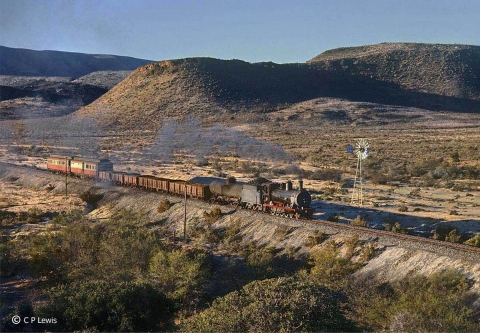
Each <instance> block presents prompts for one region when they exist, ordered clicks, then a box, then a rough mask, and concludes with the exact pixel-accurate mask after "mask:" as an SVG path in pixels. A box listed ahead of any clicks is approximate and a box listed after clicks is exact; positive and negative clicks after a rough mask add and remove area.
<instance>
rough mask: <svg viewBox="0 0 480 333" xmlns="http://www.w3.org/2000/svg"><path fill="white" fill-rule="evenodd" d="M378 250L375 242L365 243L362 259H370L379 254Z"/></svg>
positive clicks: (361, 253)
mask: <svg viewBox="0 0 480 333" xmlns="http://www.w3.org/2000/svg"><path fill="white" fill-rule="evenodd" d="M377 251H378V250H377V248H376V247H375V243H373V242H369V243H367V245H365V246H364V248H363V249H362V252H360V260H362V261H363V262H366V261H369V260H370V259H372V258H373V257H375V256H376V255H377Z"/></svg>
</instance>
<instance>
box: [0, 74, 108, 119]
mask: <svg viewBox="0 0 480 333" xmlns="http://www.w3.org/2000/svg"><path fill="white" fill-rule="evenodd" d="M105 92H107V89H106V88H103V87H100V86H94V85H89V84H83V83H79V82H73V81H72V78H68V77H26V76H9V75H5V76H0V120H2V119H26V118H42V117H52V116H63V115H66V114H69V113H71V112H74V111H76V110H78V109H80V108H81V107H83V106H85V105H87V104H89V103H91V102H93V101H94V100H96V99H97V98H99V97H100V96H101V95H103V94H104V93H105Z"/></svg>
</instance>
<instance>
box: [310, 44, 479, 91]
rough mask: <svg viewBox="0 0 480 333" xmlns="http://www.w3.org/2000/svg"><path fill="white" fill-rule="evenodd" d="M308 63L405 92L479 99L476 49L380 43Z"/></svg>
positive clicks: (328, 54) (325, 55)
mask: <svg viewBox="0 0 480 333" xmlns="http://www.w3.org/2000/svg"><path fill="white" fill-rule="evenodd" d="M308 63H311V64H315V65H317V66H319V67H320V68H323V69H328V70H333V71H336V72H343V73H349V74H350V75H355V76H364V77H370V78H375V79H376V80H380V81H385V82H392V83H396V84H398V85H400V86H401V87H404V88H406V89H409V90H415V91H419V92H423V93H429V94H438V95H445V96H452V97H459V98H468V99H475V100H480V46H473V45H442V44H415V43H382V44H376V45H369V46H359V47H345V48H339V49H334V50H329V51H326V52H323V53H321V54H319V55H318V56H316V57H314V58H313V59H311V60H309V61H308Z"/></svg>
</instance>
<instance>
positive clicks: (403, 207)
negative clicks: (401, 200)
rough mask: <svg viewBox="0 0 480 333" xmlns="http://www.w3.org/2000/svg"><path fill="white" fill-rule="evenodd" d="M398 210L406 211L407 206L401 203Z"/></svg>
mask: <svg viewBox="0 0 480 333" xmlns="http://www.w3.org/2000/svg"><path fill="white" fill-rule="evenodd" d="M398 211H399V212H408V207H407V206H405V205H402V206H400V207H398Z"/></svg>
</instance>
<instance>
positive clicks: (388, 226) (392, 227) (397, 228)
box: [383, 222, 407, 234]
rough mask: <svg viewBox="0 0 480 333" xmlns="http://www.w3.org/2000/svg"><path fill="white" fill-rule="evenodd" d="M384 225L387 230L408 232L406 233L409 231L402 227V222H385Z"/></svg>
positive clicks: (401, 232)
mask: <svg viewBox="0 0 480 333" xmlns="http://www.w3.org/2000/svg"><path fill="white" fill-rule="evenodd" d="M383 227H384V228H385V230H387V231H391V232H398V233H400V234H406V233H407V230H405V228H404V227H402V225H401V224H400V222H395V223H391V222H389V223H384V224H383Z"/></svg>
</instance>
